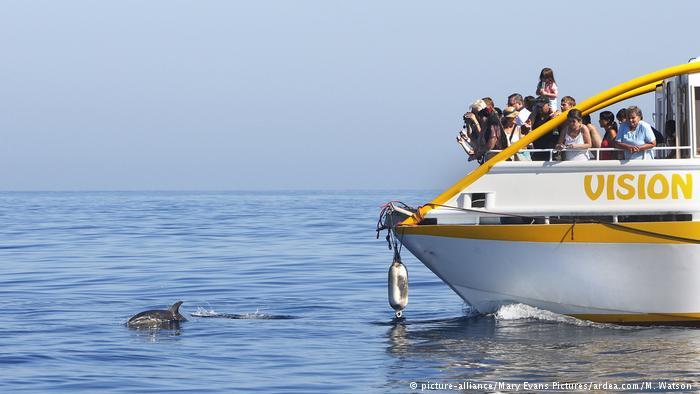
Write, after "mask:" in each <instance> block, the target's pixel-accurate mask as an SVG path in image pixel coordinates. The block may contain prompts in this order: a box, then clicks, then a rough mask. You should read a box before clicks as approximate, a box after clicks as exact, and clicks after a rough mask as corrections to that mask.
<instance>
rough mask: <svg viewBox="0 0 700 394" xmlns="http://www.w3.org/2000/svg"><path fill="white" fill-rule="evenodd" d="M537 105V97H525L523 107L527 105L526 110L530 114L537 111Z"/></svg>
mask: <svg viewBox="0 0 700 394" xmlns="http://www.w3.org/2000/svg"><path fill="white" fill-rule="evenodd" d="M535 104H537V99H536V98H535V96H525V98H524V99H523V105H525V108H526V109H527V110H528V111H530V112H532V111H534V110H535Z"/></svg>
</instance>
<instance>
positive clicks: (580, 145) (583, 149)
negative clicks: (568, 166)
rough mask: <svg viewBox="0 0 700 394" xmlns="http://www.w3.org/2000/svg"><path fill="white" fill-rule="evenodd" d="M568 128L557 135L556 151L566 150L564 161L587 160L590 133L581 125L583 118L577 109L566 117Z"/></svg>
mask: <svg viewBox="0 0 700 394" xmlns="http://www.w3.org/2000/svg"><path fill="white" fill-rule="evenodd" d="M566 119H567V120H568V122H567V123H568V128H567V130H566V133H562V134H560V135H559V143H558V144H557V146H556V149H558V150H564V149H566V152H564V160H588V159H589V157H588V148H590V147H591V133H590V130H589V129H588V127H586V126H584V125H583V116H582V115H581V111H579V110H578V109H572V110H571V111H569V114H568V115H567V116H566Z"/></svg>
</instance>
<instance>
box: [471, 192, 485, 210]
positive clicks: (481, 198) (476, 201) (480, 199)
mask: <svg viewBox="0 0 700 394" xmlns="http://www.w3.org/2000/svg"><path fill="white" fill-rule="evenodd" d="M484 207H486V193H472V208H484Z"/></svg>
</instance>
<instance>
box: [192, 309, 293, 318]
mask: <svg viewBox="0 0 700 394" xmlns="http://www.w3.org/2000/svg"><path fill="white" fill-rule="evenodd" d="M190 315H192V316H195V317H207V318H221V319H234V320H288V319H297V317H296V316H290V315H270V314H267V313H263V312H260V310H259V309H258V310H255V312H251V313H242V314H237V313H220V312H216V311H215V310H213V309H209V310H208V309H205V308H202V307H201V306H200V307H197V311H195V312H193V313H190Z"/></svg>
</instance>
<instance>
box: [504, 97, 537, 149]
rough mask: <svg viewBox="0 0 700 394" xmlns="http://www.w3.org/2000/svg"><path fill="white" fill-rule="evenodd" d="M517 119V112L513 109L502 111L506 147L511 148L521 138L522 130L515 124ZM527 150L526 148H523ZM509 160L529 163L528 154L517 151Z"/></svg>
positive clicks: (508, 108) (507, 108)
mask: <svg viewBox="0 0 700 394" xmlns="http://www.w3.org/2000/svg"><path fill="white" fill-rule="evenodd" d="M517 118H518V111H517V110H516V109H515V107H506V108H505V109H504V110H503V121H502V122H503V133H504V134H505V137H506V141H507V146H511V145H513V144H514V143H516V142H518V141H519V140H520V139H521V138H523V136H524V135H523V134H522V131H521V130H522V128H521V127H520V126H519V125H517V124H516V123H515V120H516V119H517ZM525 148H527V147H525ZM509 160H514V161H530V160H531V158H530V152H523V151H519V152H518V153H516V154H515V155H513V157H511V158H510V159H509Z"/></svg>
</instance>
